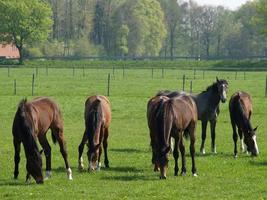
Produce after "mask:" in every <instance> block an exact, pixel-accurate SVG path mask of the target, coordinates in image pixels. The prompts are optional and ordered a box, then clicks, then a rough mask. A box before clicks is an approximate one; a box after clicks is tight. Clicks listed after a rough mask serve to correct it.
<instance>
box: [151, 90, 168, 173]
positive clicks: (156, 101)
mask: <svg viewBox="0 0 267 200" xmlns="http://www.w3.org/2000/svg"><path fill="white" fill-rule="evenodd" d="M168 99H169V98H168V97H166V96H160V95H157V96H155V97H152V98H151V99H149V101H148V103H147V123H148V128H149V133H150V145H151V147H152V164H154V171H159V164H158V163H157V162H156V159H155V154H156V152H155V151H154V150H155V149H156V147H155V145H156V139H157V138H156V137H155V136H156V135H157V131H158V130H159V128H158V123H157V121H156V119H157V116H156V115H157V112H158V109H159V108H160V106H161V105H162V103H163V102H165V101H167V100H168Z"/></svg>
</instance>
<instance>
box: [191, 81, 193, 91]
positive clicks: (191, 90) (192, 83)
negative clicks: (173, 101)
mask: <svg viewBox="0 0 267 200" xmlns="http://www.w3.org/2000/svg"><path fill="white" fill-rule="evenodd" d="M192 92H193V81H190V94H192Z"/></svg>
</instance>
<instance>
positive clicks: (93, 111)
mask: <svg viewBox="0 0 267 200" xmlns="http://www.w3.org/2000/svg"><path fill="white" fill-rule="evenodd" d="M101 119H102V112H101V100H100V99H99V98H97V99H96V100H95V101H94V102H93V103H92V105H91V106H90V109H89V113H88V116H87V120H86V128H87V136H88V138H93V136H94V134H95V131H96V129H97V128H99V126H100V122H101Z"/></svg>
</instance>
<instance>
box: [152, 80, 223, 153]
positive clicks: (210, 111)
mask: <svg viewBox="0 0 267 200" xmlns="http://www.w3.org/2000/svg"><path fill="white" fill-rule="evenodd" d="M227 89H228V82H227V81H226V80H224V79H218V78H217V77H216V82H215V83H213V84H212V85H210V86H209V87H207V89H206V90H205V91H203V92H201V93H199V94H197V95H191V97H192V98H193V99H194V101H195V103H196V105H197V110H198V120H201V122H202V136H201V137H202V143H201V147H200V152H201V153H202V154H205V153H206V152H205V140H206V130H207V124H208V122H210V132H211V150H212V152H213V153H216V145H215V137H216V134H215V129H216V123H217V117H218V116H219V113H220V109H219V105H220V101H221V102H222V103H225V102H226V96H227ZM180 94H182V93H181V92H171V91H168V90H166V91H161V92H159V93H158V94H157V95H159V96H160V95H161V96H162V95H165V96H168V97H170V98H172V97H175V96H179V95H180Z"/></svg>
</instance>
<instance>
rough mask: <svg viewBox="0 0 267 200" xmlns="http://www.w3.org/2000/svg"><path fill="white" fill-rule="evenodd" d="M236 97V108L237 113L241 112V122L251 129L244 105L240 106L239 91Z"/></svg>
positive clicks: (241, 103)
mask: <svg viewBox="0 0 267 200" xmlns="http://www.w3.org/2000/svg"><path fill="white" fill-rule="evenodd" d="M237 97H238V98H237V109H238V111H239V113H240V114H241V118H242V120H243V122H244V123H245V126H247V128H249V129H252V126H251V123H250V121H249V119H248V118H247V116H246V113H245V110H244V107H243V106H242V105H243V102H242V101H241V98H240V93H238V94H237Z"/></svg>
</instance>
